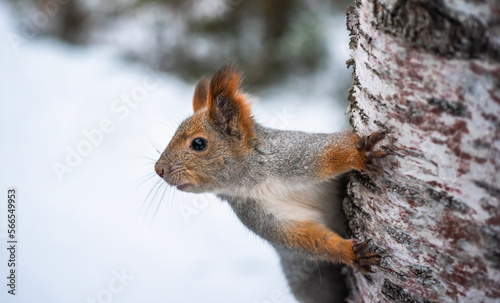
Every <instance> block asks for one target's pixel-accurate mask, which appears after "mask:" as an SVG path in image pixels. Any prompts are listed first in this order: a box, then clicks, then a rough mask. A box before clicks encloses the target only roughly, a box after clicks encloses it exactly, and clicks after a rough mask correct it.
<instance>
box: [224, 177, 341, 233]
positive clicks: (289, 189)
mask: <svg viewBox="0 0 500 303" xmlns="http://www.w3.org/2000/svg"><path fill="white" fill-rule="evenodd" d="M231 195H234V196H238V197H246V198H252V199H253V200H255V201H256V202H257V203H260V204H261V205H262V206H263V208H264V209H265V210H266V212H269V213H270V214H272V215H274V216H275V217H276V218H278V219H280V220H287V221H288V220H295V221H303V222H304V221H314V222H321V223H325V224H326V222H325V220H326V219H327V218H330V217H331V215H332V212H333V211H334V208H335V207H338V206H336V205H335V195H336V188H335V186H333V185H332V183H331V182H323V183H292V182H285V181H278V180H273V181H267V182H264V183H259V184H258V185H256V186H253V187H251V188H238V189H235V190H233V191H232V192H231Z"/></svg>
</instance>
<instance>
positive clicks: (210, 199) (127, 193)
mask: <svg viewBox="0 0 500 303" xmlns="http://www.w3.org/2000/svg"><path fill="white" fill-rule="evenodd" d="M13 16H14V14H13V11H12V8H11V7H10V6H9V5H7V4H6V3H4V2H0V39H1V41H2V42H1V43H0V62H1V65H0V66H1V68H0V122H1V125H2V127H1V128H0V142H2V147H1V148H0V159H1V160H0V161H1V169H0V171H1V174H0V192H3V194H0V240H1V243H0V245H1V250H0V279H1V285H2V286H1V287H0V290H1V291H0V302H30V303H31V302H50V303H67V302H243V303H246V302H248V303H255V302H259V303H260V302H262V303H263V302H273V303H274V302H295V301H294V299H293V297H292V296H291V294H290V293H289V290H288V286H287V284H286V281H285V279H284V277H283V275H282V273H281V269H280V266H279V260H278V258H277V256H276V254H275V252H274V251H273V249H272V248H271V247H270V246H269V245H268V244H266V243H265V242H264V241H263V240H261V239H259V238H258V237H257V236H255V235H254V234H252V233H251V232H249V231H248V230H247V229H246V228H245V227H244V226H243V225H242V224H241V223H240V222H239V221H238V219H237V218H236V217H235V215H234V214H233V213H232V211H231V209H230V208H229V207H228V206H227V205H226V204H225V203H223V202H221V201H218V200H217V199H216V198H215V197H214V196H211V195H198V196H196V195H191V194H186V193H182V192H178V191H176V189H175V188H167V186H166V185H162V187H160V188H159V190H158V192H156V189H157V187H154V186H155V184H156V182H157V179H158V178H157V177H156V176H152V175H151V173H153V164H154V160H156V158H157V156H158V154H157V152H156V151H155V148H154V146H157V147H158V148H159V149H163V148H164V147H165V146H166V144H167V143H168V141H169V139H170V138H171V136H172V135H173V133H174V131H175V129H176V126H177V124H178V123H179V122H180V121H182V120H183V119H184V118H186V117H187V116H188V115H189V114H190V113H191V98H192V93H193V89H194V85H195V83H194V82H189V83H187V82H184V80H180V79H179V78H177V77H176V76H174V75H171V74H166V73H162V72H158V71H156V70H155V69H154V68H153V67H149V66H147V65H146V64H141V63H130V62H129V61H125V60H122V59H120V57H119V56H118V55H117V52H118V50H117V49H116V48H113V47H110V46H109V45H108V46H102V45H91V46H87V47H77V46H72V45H69V44H65V43H63V42H59V41H58V40H55V39H53V38H49V37H45V38H34V37H33V38H30V39H25V38H23V39H22V40H16V37H20V36H21V32H20V27H19V26H17V25H18V20H16V19H15V18H14V17H13ZM332 30H333V33H332ZM325 31H328V33H331V41H328V51H329V53H330V56H329V57H328V60H327V61H326V63H325V69H324V70H326V71H327V72H320V73H318V74H317V75H316V76H314V77H310V78H308V79H307V81H306V80H303V79H301V78H300V77H296V78H293V77H292V78H291V79H289V80H287V81H286V82H285V83H282V84H280V85H279V86H276V87H272V88H266V89H262V90H258V91H250V93H252V94H253V95H254V99H253V103H254V111H255V116H256V119H257V121H259V122H260V123H262V124H264V125H267V126H272V127H276V128H283V129H302V130H308V131H322V132H331V131H337V130H339V129H342V128H345V127H346V125H347V123H346V120H347V119H346V117H345V115H344V111H345V106H342V105H339V103H336V102H335V101H334V100H333V99H334V98H333V97H332V94H331V91H332V89H334V88H335V85H345V84H344V83H343V82H342V83H337V81H335V79H336V78H335V77H336V76H335V75H333V76H332V70H335V72H336V71H337V70H339V69H345V63H344V62H345V60H346V59H347V58H348V50H347V48H348V38H347V32H346V30H345V25H344V20H343V19H342V17H339V18H334V19H332V20H331V24H330V26H329V28H327V29H325ZM130 39H133V37H131V38H130ZM233 59H234V58H233ZM228 61H233V60H232V59H231V60H228ZM331 66H336V68H335V69H333V68H330V67H331ZM209 72H211V71H207V73H209ZM243 72H244V71H243ZM345 73H349V71H347V70H346V71H345ZM200 76H201V75H200ZM339 77H340V78H342V77H345V76H339ZM339 82H341V81H339ZM104 130H105V131H107V132H104ZM77 154H78V155H77ZM147 158H149V159H147ZM148 176H150V177H151V178H149V179H148V178H147V177H148ZM9 187H15V188H16V189H17V191H18V201H17V215H18V220H17V224H18V225H17V239H18V241H19V242H18V244H17V246H18V249H17V254H18V255H17V261H18V264H17V266H18V271H17V289H16V291H17V292H16V296H12V295H9V294H7V287H6V284H7V278H6V277H7V275H8V274H7V270H8V267H7V253H6V252H7V250H6V246H7V245H6V240H7V234H6V232H7V222H6V211H7V189H8V188H9ZM149 193H152V194H151V195H149V197H148V194H149ZM155 194H156V195H155Z"/></svg>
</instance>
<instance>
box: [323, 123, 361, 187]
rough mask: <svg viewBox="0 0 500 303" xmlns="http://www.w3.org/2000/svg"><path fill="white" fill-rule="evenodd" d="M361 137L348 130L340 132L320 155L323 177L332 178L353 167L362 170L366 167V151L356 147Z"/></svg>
mask: <svg viewBox="0 0 500 303" xmlns="http://www.w3.org/2000/svg"><path fill="white" fill-rule="evenodd" d="M358 141H359V137H358V136H357V135H356V134H354V133H352V132H350V131H348V132H343V133H340V134H339V137H338V138H337V140H335V142H333V143H331V144H330V146H328V148H327V149H326V150H325V152H324V153H323V154H322V155H321V156H320V163H321V165H320V171H319V175H320V177H321V178H332V177H334V176H336V175H338V174H341V173H344V172H347V171H349V170H351V169H355V170H362V169H364V168H365V167H366V157H365V155H364V152H363V151H361V150H358V149H357V148H356V144H357V142H358Z"/></svg>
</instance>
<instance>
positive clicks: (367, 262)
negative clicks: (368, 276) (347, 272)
mask: <svg viewBox="0 0 500 303" xmlns="http://www.w3.org/2000/svg"><path fill="white" fill-rule="evenodd" d="M370 242H371V239H369V240H367V241H364V242H359V243H356V242H355V244H354V245H353V246H352V250H353V251H354V254H355V256H356V260H355V261H354V266H355V267H356V268H357V269H358V270H359V271H360V272H362V273H374V272H375V270H373V269H372V265H379V264H380V255H379V254H378V253H376V252H371V251H368V246H369V244H370Z"/></svg>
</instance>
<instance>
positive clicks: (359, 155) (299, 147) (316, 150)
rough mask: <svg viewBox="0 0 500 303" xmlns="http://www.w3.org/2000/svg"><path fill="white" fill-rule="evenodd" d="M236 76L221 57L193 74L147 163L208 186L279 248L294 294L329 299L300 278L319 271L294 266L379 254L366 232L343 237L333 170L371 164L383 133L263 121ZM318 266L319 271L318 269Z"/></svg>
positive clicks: (177, 180)
mask: <svg viewBox="0 0 500 303" xmlns="http://www.w3.org/2000/svg"><path fill="white" fill-rule="evenodd" d="M241 80H242V75H241V74H240V73H239V72H238V71H237V69H236V68H235V67H234V66H233V65H231V64H226V65H224V66H222V67H221V68H220V69H219V70H217V71H216V72H215V73H214V74H213V76H212V77H211V78H210V79H207V78H204V79H202V80H200V81H199V83H198V84H197V86H196V88H195V93H194V97H193V110H194V114H193V115H192V116H191V117H189V118H187V119H186V120H184V121H183V122H182V123H181V124H180V125H179V127H178V129H177V131H176V133H175V134H174V136H173V138H172V140H171V141H170V142H169V144H168V146H167V147H166V149H165V151H164V152H163V153H162V154H161V156H160V158H159V159H158V161H157V162H156V164H155V171H156V173H157V174H158V175H159V176H160V177H161V178H162V179H163V180H164V181H166V182H167V183H168V184H169V185H171V186H175V187H177V189H179V190H181V191H185V192H191V193H214V194H216V195H217V196H218V197H219V198H220V199H222V200H225V201H227V202H228V203H229V205H230V206H231V208H232V209H233V210H234V212H235V213H236V215H237V216H238V217H239V219H240V220H241V222H242V223H243V224H245V225H246V226H247V227H248V228H249V229H250V230H252V231H253V232H254V233H256V234H257V235H259V236H260V237H262V238H263V239H265V240H267V241H268V242H269V243H270V244H271V245H272V246H274V248H275V249H276V250H277V252H278V254H279V255H280V257H281V263H282V267H283V269H284V272H285V275H286V277H287V278H288V280H289V284H290V286H291V288H292V292H293V293H294V294H295V296H296V297H297V298H298V299H299V300H300V301H301V302H334V301H333V300H334V299H333V298H332V299H330V298H329V296H330V295H322V294H320V293H318V292H316V291H312V292H311V291H309V294H308V286H307V285H306V283H321V277H305V278H304V279H303V280H304V281H302V282H303V283H302V284H301V283H295V282H297V281H292V280H293V278H294V277H293V275H294V271H296V270H300V268H301V266H305V265H304V264H306V263H305V262H311V261H312V262H315V264H321V266H328V264H331V263H342V264H346V265H348V266H350V267H353V268H355V269H357V270H359V271H360V272H363V273H366V272H373V269H372V266H374V265H378V264H379V262H380V258H381V257H380V255H378V254H377V253H375V252H371V251H369V250H368V246H369V245H368V244H369V240H368V241H364V242H360V241H358V240H355V239H346V238H345V237H346V220H345V217H344V214H343V211H342V208H341V199H339V198H338V194H339V186H340V185H339V181H338V178H337V177H339V176H341V175H342V174H344V173H346V172H348V171H351V170H357V171H364V170H370V169H372V168H374V169H376V168H377V167H376V166H375V165H374V164H373V159H376V158H382V157H384V156H386V153H385V152H383V151H381V150H380V151H374V150H373V147H374V146H375V145H376V144H377V143H378V142H379V141H380V140H382V139H383V138H384V135H385V133H384V132H375V133H372V134H371V135H369V136H364V137H360V136H358V135H357V134H355V133H354V132H353V131H351V130H348V131H344V132H339V133H333V134H326V133H306V132H301V131H282V130H276V129H271V128H267V127H264V126H262V125H260V124H258V123H257V122H256V121H255V120H254V118H253V117H252V112H251V107H250V103H249V101H248V97H247V95H245V93H244V92H243V91H242V89H241V82H242V81H241ZM318 266H319V265H318ZM325 268H326V267H325ZM319 271H321V268H319ZM321 274H323V275H325V279H326V276H327V275H326V274H325V273H321V272H319V273H316V275H321ZM337 276H339V275H337ZM335 279H338V277H336V278H334V280H335ZM305 280H308V281H305ZM292 282H294V283H292ZM326 286H327V287H328V285H326ZM324 291H326V292H328V291H329V290H328V289H326V290H323V292H324ZM320 296H322V297H323V298H326V297H328V299H321V298H319V297H320ZM330 297H331V296H330ZM339 302H340V301H339Z"/></svg>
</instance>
